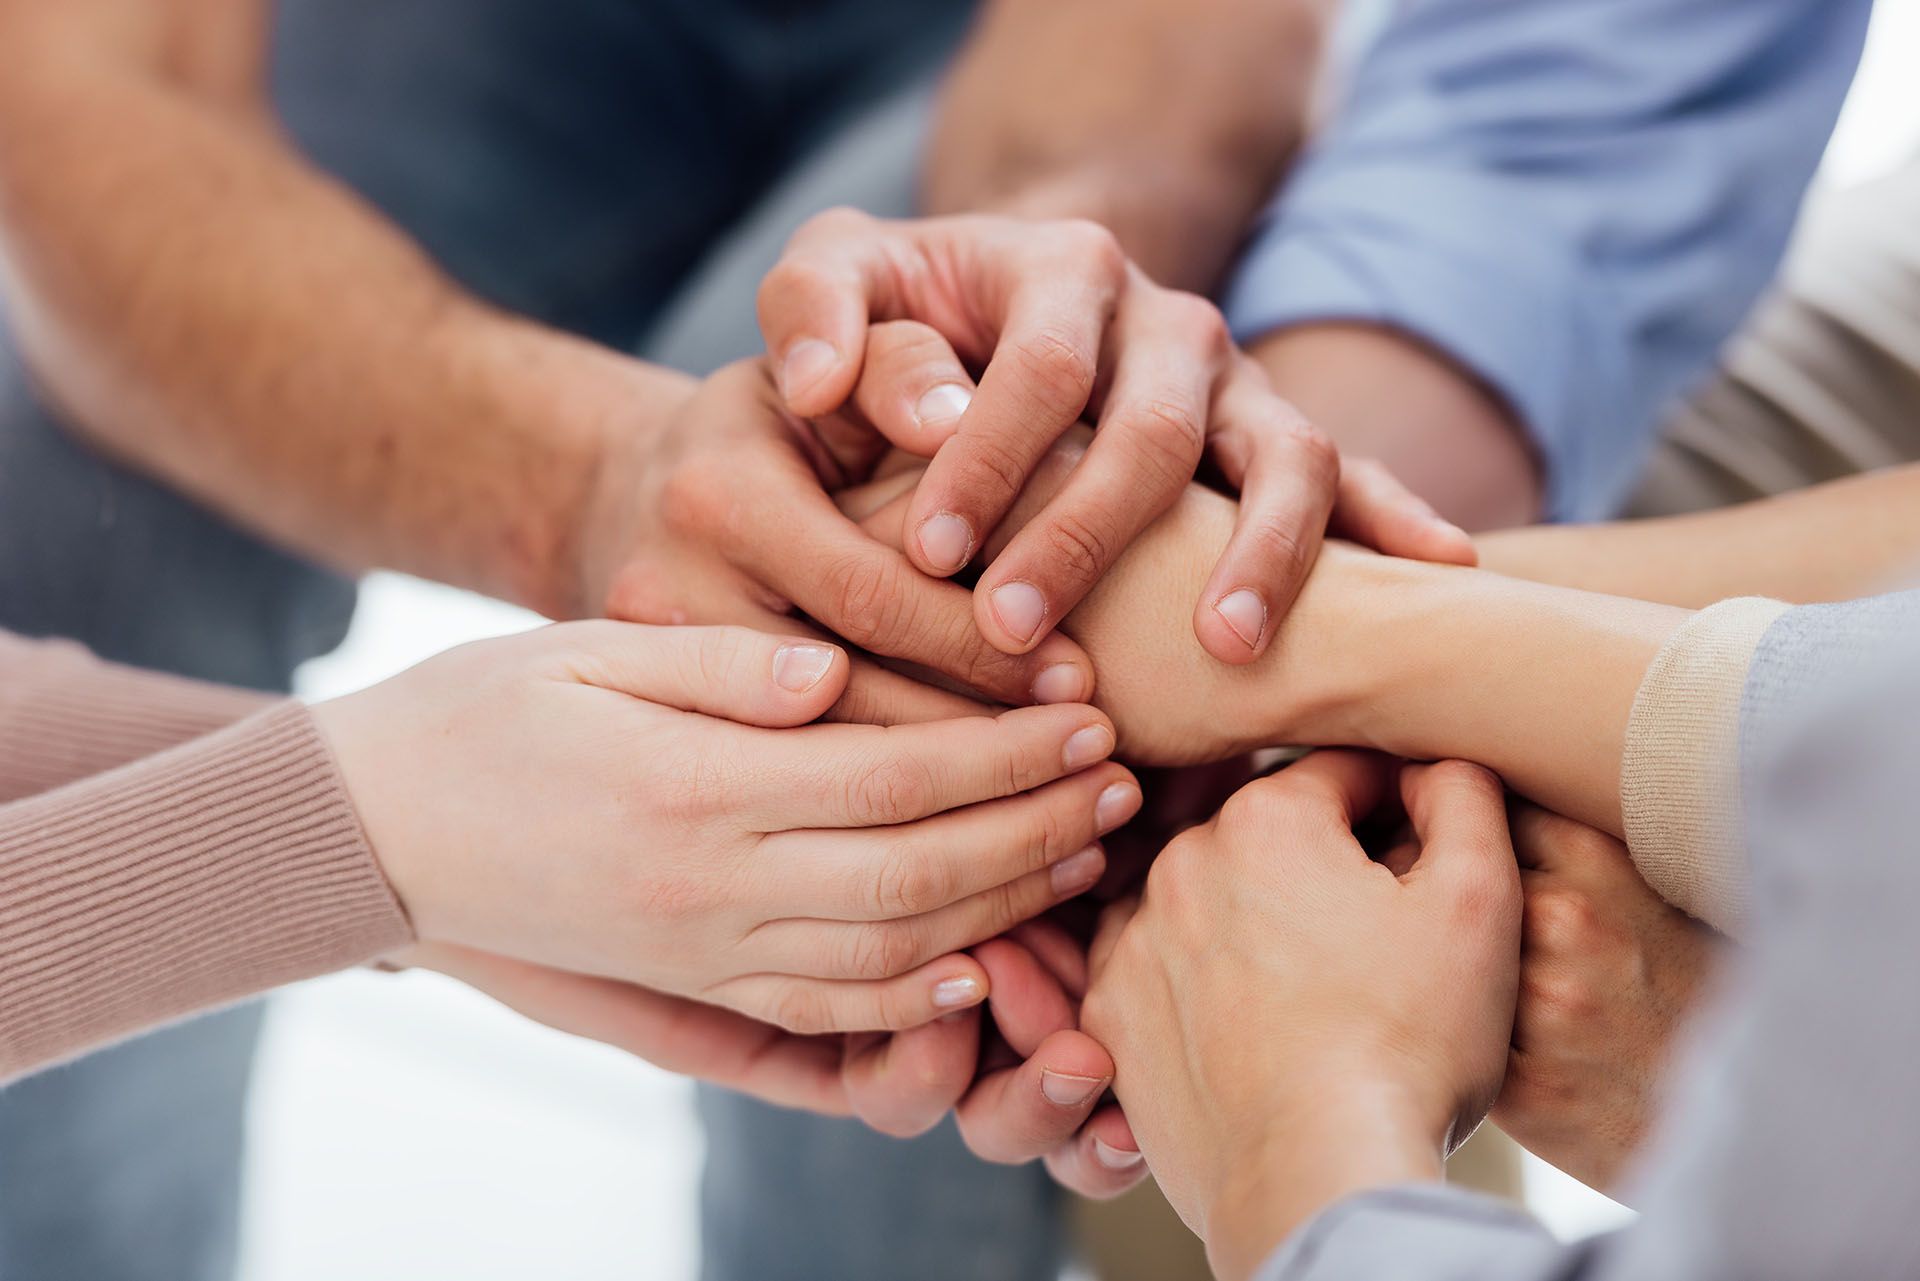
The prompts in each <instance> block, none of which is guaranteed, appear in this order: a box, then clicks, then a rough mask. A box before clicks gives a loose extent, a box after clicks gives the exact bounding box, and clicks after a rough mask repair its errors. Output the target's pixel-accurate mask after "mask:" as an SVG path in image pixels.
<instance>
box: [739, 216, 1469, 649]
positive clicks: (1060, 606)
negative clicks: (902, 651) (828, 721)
mask: <svg viewBox="0 0 1920 1281" xmlns="http://www.w3.org/2000/svg"><path fill="white" fill-rule="evenodd" d="M895 320H907V321H913V322H917V323H915V324H912V325H908V326H885V325H883V326H882V327H881V328H880V329H878V330H876V331H874V334H873V336H872V337H870V335H869V324H870V322H872V321H882V322H885V321H895ZM760 321H761V329H762V330H763V332H764V333H765V336H766V340H767V349H768V351H769V352H770V353H772V358H773V359H774V360H775V361H776V362H777V365H778V367H779V369H780V371H781V391H782V394H783V396H784V397H785V401H786V404H787V407H788V408H789V409H790V410H792V411H793V412H794V413H795V414H798V415H801V416H807V417H818V416H821V415H826V414H830V413H833V412H834V411H836V410H838V409H840V408H841V407H842V406H844V405H846V404H847V403H848V402H849V400H850V399H855V398H856V388H859V389H860V391H859V395H858V397H857V400H858V404H859V406H860V408H861V410H862V412H863V413H864V415H865V416H866V418H868V419H869V420H870V421H871V422H872V424H873V426H874V427H875V428H877V429H878V430H879V432H880V433H882V434H883V435H884V436H886V438H887V439H888V440H890V441H892V442H893V443H895V444H897V445H899V446H901V447H902V448H904V449H907V450H909V451H911V452H913V453H917V454H920V455H922V456H932V458H933V462H932V464H931V466H930V467H929V468H928V472H927V477H926V480H925V482H924V483H923V484H922V485H921V487H920V489H919V491H918V493H917V494H916V496H915V498H914V501H913V506H912V511H911V513H910V514H909V517H908V530H909V531H910V533H909V536H908V538H907V539H906V542H905V548H906V554H907V556H908V557H910V558H911V560H912V562H913V564H914V565H916V566H918V567H919V568H920V569H922V570H924V571H926V572H927V573H929V574H933V575H936V576H941V577H944V576H946V575H949V574H952V573H954V572H956V571H957V570H959V569H960V568H961V567H962V566H964V565H966V564H967V563H968V561H970V560H971V559H972V557H973V554H974V552H975V551H976V550H978V549H979V548H980V547H982V546H984V545H985V542H986V540H987V538H988V536H989V535H991V534H992V533H993V531H994V530H995V528H996V527H997V526H998V525H999V524H1000V522H1001V520H1002V518H1003V517H1005V515H1006V514H1007V512H1008V510H1009V509H1010V508H1011V507H1012V506H1013V503H1014V500H1015V499H1016V498H1018V497H1019V495H1020V492H1021V490H1022V488H1023V487H1024V486H1025V484H1026V482H1027V479H1028V477H1029V476H1030V475H1031V474H1032V473H1033V471H1034V469H1035V468H1036V467H1037V466H1038V465H1039V464H1040V463H1041V461H1042V460H1043V459H1044V458H1045V457H1046V455H1047V452H1048V450H1049V449H1050V448H1051V447H1052V445H1053V444H1054V442H1055V441H1056V440H1058V438H1059V437H1060V436H1061V434H1062V433H1064V432H1066V431H1067V430H1068V429H1069V428H1071V427H1072V426H1073V425H1074V424H1075V423H1077V422H1079V421H1080V419H1081V418H1082V416H1087V417H1089V418H1090V419H1091V420H1092V421H1093V422H1094V424H1095V426H1096V428H1097V430H1096V432H1095V435H1094V438H1093V444H1092V446H1091V448H1090V449H1089V450H1088V452H1087V457H1086V462H1085V464H1084V465H1083V466H1082V467H1080V468H1078V469H1077V470H1076V471H1075V473H1074V475H1073V476H1072V478H1071V479H1070V481H1069V482H1068V484H1067V485H1066V486H1065V487H1064V488H1063V489H1062V490H1061V492H1060V493H1059V494H1058V495H1057V496H1056V497H1055V498H1054V499H1053V500H1052V501H1050V502H1049V503H1048V504H1047V506H1046V507H1045V509H1044V510H1043V511H1041V512H1040V514H1039V515H1038V516H1037V517H1035V518H1034V519H1033V520H1032V521H1031V522H1030V523H1029V524H1028V525H1027V526H1026V528H1024V529H1023V530H1021V531H1020V533H1019V534H1018V535H1016V536H1015V537H1014V538H1013V540H1012V541H1011V542H1010V543H1009V544H1008V545H1007V547H1006V548H1005V550H1004V551H1002V552H1001V553H1000V554H999V555H998V556H996V557H995V558H994V559H993V561H992V563H991V564H990V565H989V566H988V567H987V569H986V571H985V573H983V574H982V575H981V578H980V582H979V584H978V586H977V587H976V589H975V592H974V616H975V621H976V622H977V624H978V626H979V630H980V632H981V633H982V634H983V635H984V636H986V637H987V638H988V639H989V640H990V641H991V642H992V643H993V645H994V646H995V647H996V648H998V649H1000V650H1002V651H1004V652H1006V653H1009V654H1021V653H1026V652H1028V651H1029V650H1031V649H1033V648H1034V647H1035V646H1036V645H1038V644H1040V643H1041V642H1042V640H1044V639H1045V638H1047V637H1048V636H1050V635H1051V634H1052V632H1053V629H1054V628H1055V626H1057V625H1058V623H1059V621H1060V620H1061V619H1062V618H1064V617H1066V615H1067V614H1068V613H1069V612H1070V611H1071V610H1072V609H1073V607H1074V606H1075V605H1076V604H1078V603H1079V601H1080V599H1081V598H1082V597H1083V596H1085V595H1086V594H1087V592H1088V591H1089V590H1090V589H1091V588H1092V587H1093V585H1094V584H1095V583H1096V582H1097V581H1099V579H1100V576H1101V575H1102V574H1104V573H1105V572H1106V570H1107V569H1108V568H1109V567H1110V566H1111V565H1112V564H1113V563H1114V561H1115V560H1116V559H1117V558H1118V557H1119V556H1120V554H1121V552H1122V551H1124V550H1125V549H1126V547H1127V546H1128V544H1130V543H1131V542H1133V540H1134V539H1135V538H1136V537H1137V536H1138V535H1139V534H1140V532H1141V531H1142V530H1144V529H1145V528H1146V527H1147V526H1148V525H1150V524H1152V522H1153V520H1154V519H1155V517H1157V516H1158V515H1159V514H1160V513H1161V512H1163V511H1165V510H1166V509H1167V508H1168V507H1169V506H1171V505H1172V504H1173V502H1174V501H1175V500H1176V499H1177V498H1178V497H1179V496H1180V494H1181V492H1182V491H1183V490H1184V489H1185V488H1186V485H1187V482H1188V481H1189V480H1191V479H1192V477H1193V474H1194V471H1195V469H1196V468H1197V467H1198V466H1199V464H1200V463H1201V461H1202V459H1203V458H1204V457H1206V456H1208V455H1209V454H1210V455H1211V457H1212V459H1213V460H1214V462H1215V463H1217V464H1218V466H1219V468H1220V470H1221V472H1222V473H1223V474H1224V475H1225V477H1226V479H1227V481H1228V482H1229V483H1230V484H1232V485H1234V486H1235V487H1237V488H1238V489H1239V491H1240V494H1241V506H1240V511H1239V517H1238V521H1237V524H1236V526H1235V529H1234V534H1233V537H1232V540H1231V541H1230V542H1229V543H1228V545H1227V547H1226V549H1225V551H1224V553H1223V554H1222V555H1221V557H1220V559H1219V562H1218V564H1217V565H1216V566H1215V568H1214V571H1213V574H1212V576H1211V578H1210V579H1209V581H1208V583H1207V585H1206V588H1205V590H1204V591H1203V592H1202V593H1201V596H1200V598H1199V600H1198V601H1197V602H1196V603H1195V606H1194V630H1195V632H1196V634H1197V635H1198V636H1199V638H1200V640H1201V643H1202V644H1203V645H1204V646H1205V647H1206V650H1207V652H1208V653H1210V654H1212V655H1213V656H1214V657H1215V658H1218V659H1221V660H1222V661H1226V662H1232V663H1248V662H1252V661H1253V660H1254V659H1255V658H1257V657H1258V656H1259V655H1260V654H1261V653H1262V652H1263V651H1264V650H1265V648H1266V646H1267V644H1268V642H1269V641H1271V639H1272V637H1273V632H1274V628H1275V625H1276V624H1277V623H1278V622H1279V620H1280V619H1281V618H1282V617H1284V616H1285V614H1286V611H1287V609H1288V608H1289V606H1290V605H1291V604H1292V602H1293V598H1294V595H1295V593H1297V592H1298V591H1299V589H1300V585H1301V583H1302V582H1303V581H1304V579H1305V577H1306V575H1307V573H1308V571H1309V570H1311V569H1312V567H1313V561H1314V557H1315V556H1316V555H1317V554H1318V551H1319V547H1320V541H1321V538H1322V536H1323V535H1324V533H1325V531H1326V526H1327V521H1328V518H1329V516H1330V515H1331V513H1332V512H1333V509H1334V505H1335V502H1336V499H1337V498H1341V497H1344V495H1343V494H1342V491H1341V479H1342V477H1341V466H1340V457H1339V454H1338V453H1337V452H1336V451H1335V450H1334V449H1333V448H1332V446H1330V445H1329V444H1328V442H1327V440H1326V438H1325V437H1324V436H1322V435H1321V434H1320V433H1319V432H1318V431H1316V430H1315V429H1314V427H1313V426H1312V425H1311V424H1310V423H1308V422H1307V421H1306V420H1305V419H1304V418H1303V417H1301V415H1300V414H1299V413H1298V412H1297V411H1296V410H1295V409H1294V408H1293V407H1292V406H1291V405H1289V404H1288V403H1287V402H1285V401H1283V400H1281V399H1280V398H1279V397H1277V396H1275V395H1274V394H1273V393H1272V391H1271V390H1270V389H1269V388H1268V386H1267V383H1266V379H1265V376H1264V375H1263V374H1262V373H1261V372H1260V370H1259V369H1258V367H1257V366H1255V365H1254V364H1253V363H1252V362H1251V361H1250V360H1248V359H1247V358H1246V357H1244V356H1242V355H1241V354H1240V353H1239V352H1238V351H1236V350H1235V349H1234V347H1233V344H1232V343H1231V341H1230V340H1229V339H1228V336H1227V331H1226V325H1225V322H1224V321H1223V320H1222V319H1221V317H1220V314H1219V313H1218V312H1217V311H1216V310H1215V309H1214V308H1213V306H1212V304H1210V303H1208V302H1206V301H1205V300H1204V299H1202V298H1199V297H1197V296H1195V295H1192V294H1185V293H1180V292H1177V291H1174V290H1168V289H1163V288H1161V287H1160V286H1158V285H1156V284H1154V283H1153V282H1152V281H1150V280H1149V279H1147V277H1146V276H1145V275H1144V274H1142V273H1141V272H1140V270H1139V269H1138V268H1137V267H1135V266H1134V265H1133V264H1131V263H1129V262H1128V261H1127V259H1126V257H1125V255H1124V254H1122V253H1121V251H1120V248H1119V245H1118V243H1117V242H1116V241H1115V239H1114V237H1113V236H1112V234H1111V233H1109V232H1107V231H1105V230H1103V229H1102V228H1100V227H1099V226H1097V225H1095V224H1092V223H1086V222H1061V223H1042V222H1028V221H1022V220H1018V219H1011V218H998V217H979V216H976V217H958V218H935V219H925V220H920V221H912V222H883V221H879V220H876V219H873V218H869V217H867V216H866V215H864V214H860V213H856V212H853V211H849V210H836V211H833V212H830V213H826V214H822V215H820V216H819V217H818V218H815V219H814V220H813V221H812V222H810V223H809V224H808V225H807V226H805V227H803V228H802V229H801V230H800V232H799V233H798V234H797V235H796V236H795V237H794V239H793V242H792V244H791V245H790V246H789V247H788V251H787V255H786V257H785V258H784V259H783V260H782V261H781V263H780V264H779V265H778V266H777V267H775V268H774V270H773V271H772V272H770V273H769V274H768V276H767V279H766V281H765V282H764V284H763V285H762V286H761V291H760ZM969 369H983V370H984V373H983V374H982V376H981V378H980V380H979V384H978V388H977V394H976V388H975V385H974V381H973V379H972V378H971V377H970V376H969V373H968V371H969ZM1369 480H1370V478H1369ZM1354 489H1355V492H1354V493H1353V502H1352V503H1350V504H1349V505H1350V506H1353V507H1354V508H1355V510H1354V511H1353V513H1352V516H1353V519H1354V520H1355V521H1356V522H1357V523H1360V524H1363V525H1366V526H1368V527H1377V528H1381V529H1385V530H1389V531H1392V535H1391V537H1390V540H1389V543H1390V545H1387V546H1383V547H1382V548H1381V549H1382V550H1384V551H1390V552H1393V553H1395V554H1399V555H1407V556H1414V557H1420V558H1426V559H1461V558H1469V559H1470V558H1471V555H1472V552H1471V547H1470V545H1467V543H1466V540H1465V536H1464V535H1462V534H1460V532H1459V531H1458V530H1455V529H1453V528H1452V527H1451V526H1449V525H1447V524H1446V523H1445V522H1443V521H1441V520H1440V519H1439V518H1438V517H1437V516H1435V515H1434V514H1433V512H1432V510H1431V509H1430V508H1428V507H1426V505H1425V504H1424V503H1421V502H1420V501H1419V500H1417V499H1414V498H1412V496H1411V495H1410V494H1408V493H1407V492H1406V491H1405V490H1402V489H1400V488H1399V487H1397V486H1393V485H1387V484H1374V483H1366V484H1361V485H1358V486H1356V487H1354Z"/></svg>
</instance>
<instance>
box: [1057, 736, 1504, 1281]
mask: <svg viewBox="0 0 1920 1281" xmlns="http://www.w3.org/2000/svg"><path fill="white" fill-rule="evenodd" d="M1396 776H1397V781H1398V785H1399V786H1398V791H1399V793H1400V796H1401V798H1402V799H1403V801H1404V804H1405V807H1406V810H1407V814H1408V816H1409V818H1410V819H1411V835H1410V836H1409V837H1408V838H1407V839H1406V840H1404V841H1402V842H1401V843H1399V844H1398V845H1397V846H1396V847H1395V848H1394V849H1393V850H1392V851H1390V852H1389V854H1388V855H1387V857H1386V860H1385V862H1384V863H1378V862H1374V861H1372V860H1371V859H1370V858H1369V856H1368V853H1367V851H1366V850H1365V849H1364V848H1362V846H1361V844H1360V841H1359V840H1358V839H1357V838H1356V836H1355V835H1354V828H1355V826H1356V825H1357V824H1361V823H1363V822H1365V821H1366V820H1367V819H1369V818H1370V817H1371V816H1373V815H1374V812H1375V811H1376V809H1378V808H1379V807H1380V806H1381V804H1382V803H1383V802H1385V801H1386V800H1387V798H1388V796H1389V794H1390V793H1391V792H1392V791H1393V790H1394V785H1395V782H1396ZM1519 924H1520V884H1519V876H1518V874H1517V872H1516V869H1515V866H1514V861H1513V850H1512V846H1511V845H1510V843H1509V841H1508V836H1507V825H1506V811H1505V803H1504V798H1503V795H1502V792H1501V787H1500V783H1499V780H1498V779H1496V778H1494V777H1493V776H1492V775H1491V774H1488V773H1487V772H1486V771H1484V770H1481V769H1479V768H1477V767H1475V766H1470V765H1464V764H1460V763H1457V762H1450V763H1445V764H1440V765H1433V766H1408V767H1405V768H1404V769H1401V768H1400V767H1398V766H1396V765H1395V764H1393V763H1392V762H1390V761H1388V760H1387V759H1386V758H1383V757H1377V756H1369V755H1363V754H1359V753H1353V752H1321V753H1318V754H1316V755H1314V756H1310V757H1308V758H1307V759H1306V760H1304V761H1302V762H1301V763H1300V764H1298V765H1295V766H1293V767H1291V768H1289V769H1287V770H1285V771H1283V772H1281V773H1280V774H1278V775H1275V776H1274V777H1272V778H1269V779H1264V780H1262V781H1260V782H1257V783H1254V784H1251V785H1250V786H1248V787H1246V788H1244V789H1242V790H1241V791H1240V792H1239V793H1238V794H1237V795H1236V796H1235V797H1234V798H1233V800H1231V801H1229V802H1228V803H1227V806H1226V807H1225V808H1224V809H1223V810H1222V811H1221V813H1220V816H1219V817H1218V818H1217V819H1215V820H1214V821H1213V822H1212V823H1211V824H1208V825H1207V826H1205V827H1201V828H1196V829H1194V830H1193V831H1192V832H1189V833H1188V834H1187V835H1185V836H1183V837H1181V838H1180V839H1179V840H1176V841H1175V842H1173V844H1171V845H1170V846H1168V847H1167V850H1166V852H1165V853H1163V854H1162V855H1161V856H1160V859H1159V861H1158V862H1156V863H1155V864H1154V867H1153V870H1152V872H1151V873H1150V874H1149V875H1148V878H1147V888H1146V893H1145V895H1144V896H1143V897H1142V899H1141V900H1140V901H1139V904H1138V906H1137V908H1136V907H1134V906H1133V905H1131V904H1127V903H1122V904H1117V905H1115V907H1113V908H1111V909H1109V913H1108V919H1107V920H1106V921H1104V922H1103V923H1102V928H1101V932H1100V935H1099V937H1098V938H1097V939H1096V940H1095V943H1094V948H1093V954H1092V958H1091V960H1092V973H1093V986H1092V989H1091V991H1090V992H1089V994H1088V996H1087V1002H1086V1007H1085V1011H1084V1023H1085V1027H1086V1029H1087V1031H1088V1032H1089V1033H1090V1034H1091V1035H1092V1036H1094V1037H1095V1038H1096V1039H1097V1040H1099V1041H1100V1042H1101V1043H1102V1044H1104V1045H1106V1046H1107V1047H1108V1048H1109V1049H1110V1050H1111V1051H1112V1052H1113V1057H1114V1062H1115V1063H1116V1065H1117V1068H1118V1070H1117V1073H1116V1075H1115V1078H1114V1089H1115V1092H1116V1093H1117V1094H1118V1096H1119V1098H1120V1102H1121V1104H1122V1105H1123V1106H1124V1107H1125V1108H1126V1110H1127V1118H1128V1120H1129V1121H1130V1122H1131V1124H1132V1126H1133V1129H1134V1132H1135V1133H1136V1134H1137V1136H1138V1138H1139V1142H1140V1148H1141V1150H1142V1151H1143V1152H1145V1153H1146V1155H1147V1163H1148V1165H1149V1167H1150V1168H1151V1169H1152V1170H1153V1173H1154V1175H1155V1177H1156V1178H1157V1179H1158V1180H1159V1183H1160V1186H1161V1190H1162V1191H1164V1192H1165V1193H1166V1195H1167V1199H1168V1200H1169V1201H1170V1202H1171V1203H1172V1204H1173V1206H1174V1208H1175V1209H1176V1210H1178V1211H1179V1212H1180V1215H1181V1217H1182V1218H1183V1219H1185V1220H1186V1222H1187V1224H1188V1225H1189V1226H1190V1227H1192V1228H1194V1230H1195V1231H1197V1232H1199V1233H1200V1234H1201V1236H1202V1237H1204V1238H1205V1239H1206V1241H1207V1245H1208V1251H1209V1255H1210V1257H1211V1258H1212V1260H1213V1263H1214V1266H1215V1268H1216V1269H1217V1270H1218V1271H1219V1272H1220V1274H1221V1275H1222V1276H1224V1277H1228V1278H1237V1277H1244V1276H1247V1275H1250V1274H1251V1273H1252V1271H1253V1269H1254V1268H1255V1267H1256V1266H1257V1265H1258V1264H1259V1263H1260V1262H1261V1260H1262V1259H1264V1258H1265V1257H1266V1255H1267V1254H1268V1253H1270V1252H1271V1250H1272V1249H1273V1248H1274V1247H1275V1246H1277V1245H1278V1244H1279V1243H1280V1241H1282V1240H1283V1239H1284V1238H1285V1237H1286V1235H1287V1234H1288V1233H1289V1232H1291V1231H1292V1229H1293V1228H1294V1227H1295V1226H1297V1225H1299V1224H1301V1223H1303V1222H1305V1221H1306V1220H1307V1219H1308V1218H1309V1217H1311V1216H1312V1215H1313V1214H1315V1213H1317V1212H1318V1211H1319V1210H1321V1209H1323V1208H1324V1207H1326V1206H1327V1205H1329V1204H1331V1203H1332V1202H1333V1201H1335V1200H1337V1199H1339V1198H1340V1197H1343V1196H1345V1195H1348V1194H1350V1193H1353V1192H1356V1191H1359V1190H1362V1189H1364V1188H1369V1187H1376V1186H1382V1185H1385V1184H1389V1183H1396V1182H1403V1181H1407V1180H1412V1179H1432V1178H1437V1177H1438V1176H1439V1173H1440V1164H1441V1159H1442V1156H1443V1154H1444V1153H1445V1151H1446V1150H1447V1149H1448V1148H1449V1147H1450V1146H1452V1145H1454V1144H1457V1143H1459V1142H1460V1141H1462V1140H1464V1139H1465V1137H1466V1136H1467V1134H1469V1133H1470V1132H1471V1131H1472V1129H1473V1127H1474V1126H1475V1125H1477V1124H1478V1123H1479V1121H1480V1118H1481V1117H1482V1116H1483V1115H1484V1113H1485V1111H1486V1109H1487V1107H1488V1106H1489V1105H1490V1104H1491V1103H1492V1101H1493V1097H1494V1095H1495V1093H1496V1092H1497V1091H1498V1089H1499V1083H1500V1077H1501V1072H1502V1069H1503V1067H1504V1063H1505V1058H1506V1045H1507V1039H1508V1034H1509V1030H1510V1028H1511V1026H1512V1016H1513V1000H1514V989H1515V985H1516V983H1517V981H1518V969H1519Z"/></svg>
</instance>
